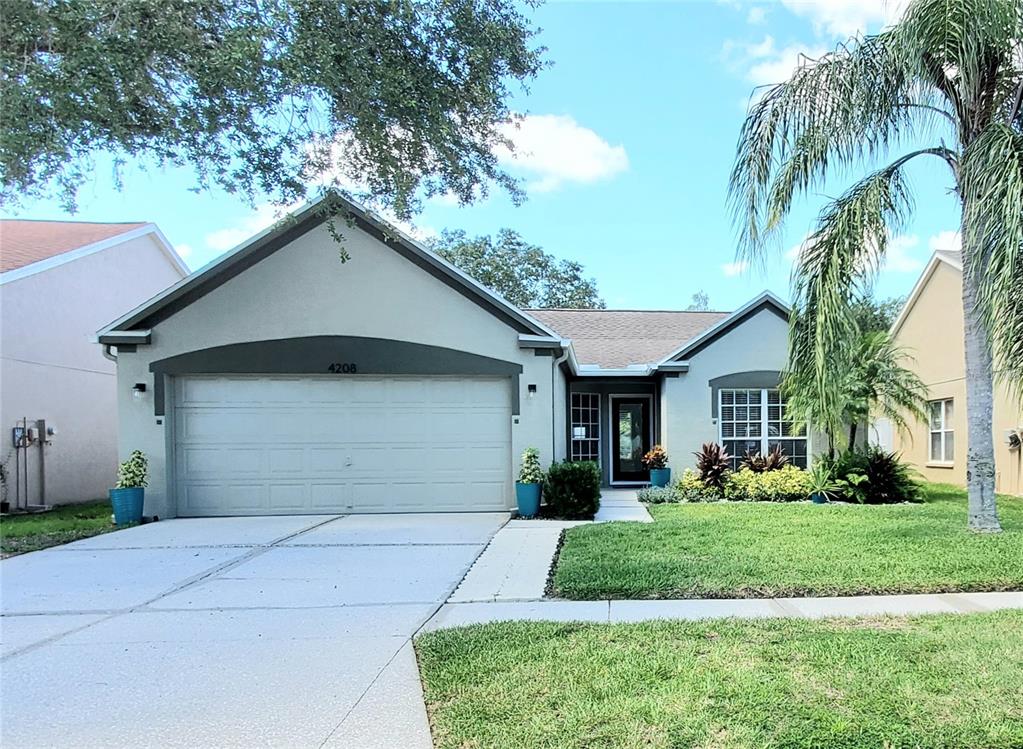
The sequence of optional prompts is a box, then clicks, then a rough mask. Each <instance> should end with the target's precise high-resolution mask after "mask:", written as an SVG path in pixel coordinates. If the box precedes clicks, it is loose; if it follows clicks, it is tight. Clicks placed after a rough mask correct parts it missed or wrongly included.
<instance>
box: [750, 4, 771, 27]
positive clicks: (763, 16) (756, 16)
mask: <svg viewBox="0 0 1023 749" xmlns="http://www.w3.org/2000/svg"><path fill="white" fill-rule="evenodd" d="M766 20H767V8H764V7H763V6H760V5H754V6H753V7H752V8H750V9H749V12H748V13H747V14H746V23H748V24H752V25H754V26H759V25H760V24H762V23H764V22H765V21H766Z"/></svg>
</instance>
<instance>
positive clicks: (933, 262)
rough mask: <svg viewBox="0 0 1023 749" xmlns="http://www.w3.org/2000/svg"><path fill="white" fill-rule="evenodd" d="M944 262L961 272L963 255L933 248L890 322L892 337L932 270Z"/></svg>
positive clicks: (924, 285) (900, 325) (903, 321)
mask: <svg viewBox="0 0 1023 749" xmlns="http://www.w3.org/2000/svg"><path fill="white" fill-rule="evenodd" d="M942 263H944V264H945V265H948V266H950V267H952V268H955V269H956V270H957V271H959V272H960V273H962V272H963V256H962V254H961V253H959V252H955V251H952V250H935V251H934V254H933V255H931V259H930V260H928V261H927V265H926V266H924V270H923V273H921V274H920V278H918V279H917V280H916V284H915V285H914V286H913V290H912V291H911V292H909V296H908V297H906V303H905V304H903V305H902V309H901V310H899V316H898V317H896V318H895V322H893V323H892V327H891V329H890V330H889V331H888V332H889V334H890V335H892V336H893V337H894V336H895V334H896V333H898V332H899V330H900V329H901V328H902V325H903V323H905V322H906V318H907V317H908V316H909V312H910V310H912V309H913V307H914V306H915V305H916V300H917V299H919V298H920V294H922V293H923V290H924V288H925V287H926V286H927V282H928V281H930V280H931V276H933V275H934V271H935V270H937V269H938V266H939V265H941V264H942Z"/></svg>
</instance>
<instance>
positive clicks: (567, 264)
mask: <svg viewBox="0 0 1023 749" xmlns="http://www.w3.org/2000/svg"><path fill="white" fill-rule="evenodd" d="M430 249H432V250H433V251H434V252H436V253H437V254H438V255H440V256H441V257H442V258H444V259H445V260H447V261H448V262H449V263H452V264H453V265H456V266H458V267H459V268H461V269H462V270H464V271H465V272H466V273H468V274H469V275H470V276H472V277H473V278H475V279H476V280H477V281H479V282H480V283H482V284H483V285H484V286H486V287H488V288H491V289H493V290H494V291H496V292H497V293H499V294H500V295H501V296H503V297H504V298H505V299H507V300H508V301H509V302H511V303H512V304H514V305H516V306H518V307H546V308H555V307H558V308H563V309H604V300H603V299H601V298H600V294H599V293H598V292H597V282H596V281H594V280H593V279H592V278H586V277H584V275H583V267H582V265H580V264H579V263H576V262H573V261H571V260H559V259H558V258H556V257H554V255H551V254H548V253H546V252H544V251H543V249H542V248H540V247H538V246H536V245H533V244H529V243H528V242H527V241H526V240H524V239H523V238H522V237H521V236H519V234H518V233H517V232H514V231H512V230H511V229H501V231H500V232H498V234H497V239H496V240H495V239H493V238H491V237H490V236H482V237H476V238H475V239H470V238H469V237H468V236H467V235H466V233H465V232H464V231H446V232H444V233H443V234H442V235H441V236H440V237H439V238H437V239H434V240H433V241H431V242H430Z"/></svg>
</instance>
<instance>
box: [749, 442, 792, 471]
mask: <svg viewBox="0 0 1023 749" xmlns="http://www.w3.org/2000/svg"><path fill="white" fill-rule="evenodd" d="M788 463H789V456H788V455H786V454H785V451H784V450H782V449H781V445H775V446H774V447H772V448H771V451H770V452H769V453H767V455H761V454H760V453H759V452H757V451H756V450H747V451H746V453H745V454H744V455H743V456H742V467H743V468H748V469H750V470H751V471H753V472H754V473H764V472H766V471H777V470H780V469H782V468H784V467H785V466H787V465H788Z"/></svg>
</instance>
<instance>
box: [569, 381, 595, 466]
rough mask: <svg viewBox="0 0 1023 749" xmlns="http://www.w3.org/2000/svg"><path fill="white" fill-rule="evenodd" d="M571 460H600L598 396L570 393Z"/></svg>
mask: <svg viewBox="0 0 1023 749" xmlns="http://www.w3.org/2000/svg"><path fill="white" fill-rule="evenodd" d="M571 458H572V460H594V461H596V460H599V458H600V394H599V393H572V452H571Z"/></svg>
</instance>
